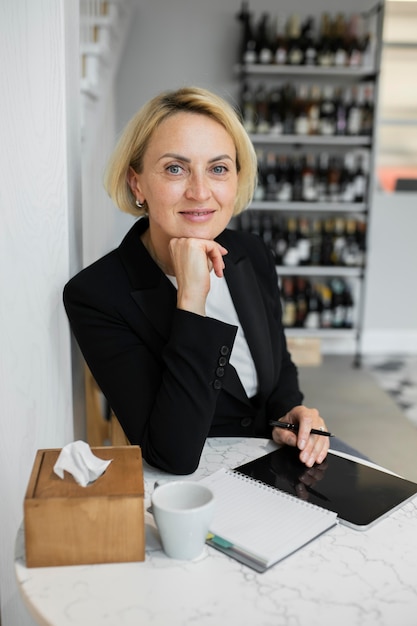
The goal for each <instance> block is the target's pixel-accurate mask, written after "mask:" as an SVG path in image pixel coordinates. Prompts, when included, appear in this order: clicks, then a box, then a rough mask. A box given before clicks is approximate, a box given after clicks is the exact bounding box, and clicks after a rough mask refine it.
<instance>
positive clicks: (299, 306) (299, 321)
mask: <svg viewBox="0 0 417 626" xmlns="http://www.w3.org/2000/svg"><path fill="white" fill-rule="evenodd" d="M307 310H308V308H307V281H306V280H305V278H303V277H302V276H297V278H296V286H295V326H296V327H298V328H303V326H304V323H305V319H306V316H307Z"/></svg>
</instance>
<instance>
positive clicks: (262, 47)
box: [256, 13, 274, 65]
mask: <svg viewBox="0 0 417 626" xmlns="http://www.w3.org/2000/svg"><path fill="white" fill-rule="evenodd" d="M273 49H274V42H273V41H272V40H271V25H270V17H269V14H268V13H262V15H261V17H260V19H259V22H258V26H257V33H256V51H257V57H258V63H260V64H261V65H268V64H269V63H272V61H273V57H274V53H273Z"/></svg>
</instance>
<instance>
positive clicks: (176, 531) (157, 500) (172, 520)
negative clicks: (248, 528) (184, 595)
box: [152, 480, 214, 561]
mask: <svg viewBox="0 0 417 626" xmlns="http://www.w3.org/2000/svg"><path fill="white" fill-rule="evenodd" d="M152 512H153V515H154V518H155V522H156V525H157V528H158V531H159V535H160V538H161V542H162V547H163V549H164V552H165V553H166V554H167V555H168V556H169V557H171V558H173V559H181V560H187V561H189V560H192V559H195V558H197V557H199V556H200V555H201V553H202V552H203V550H204V544H205V541H206V537H207V533H208V530H209V527H210V524H211V521H212V519H213V513H214V496H213V492H212V491H211V490H210V489H209V488H208V487H206V486H205V485H201V484H200V483H198V482H195V481H187V480H174V481H172V482H168V483H164V484H163V485H160V486H159V487H157V488H156V489H155V491H154V492H153V494H152Z"/></svg>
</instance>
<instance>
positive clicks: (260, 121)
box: [255, 83, 270, 134]
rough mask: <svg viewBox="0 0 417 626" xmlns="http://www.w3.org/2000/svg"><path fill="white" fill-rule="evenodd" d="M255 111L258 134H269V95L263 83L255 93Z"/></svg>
mask: <svg viewBox="0 0 417 626" xmlns="http://www.w3.org/2000/svg"><path fill="white" fill-rule="evenodd" d="M255 110H256V119H257V125H256V132H257V133H260V134H266V133H269V130H270V122H269V93H268V90H267V89H266V87H265V85H264V84H263V83H260V84H259V85H258V88H257V89H256V91H255Z"/></svg>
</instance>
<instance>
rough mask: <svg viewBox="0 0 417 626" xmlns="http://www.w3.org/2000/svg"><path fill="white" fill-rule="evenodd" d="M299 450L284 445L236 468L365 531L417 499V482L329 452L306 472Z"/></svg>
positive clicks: (344, 522)
mask: <svg viewBox="0 0 417 626" xmlns="http://www.w3.org/2000/svg"><path fill="white" fill-rule="evenodd" d="M298 455H299V450H297V449H296V448H292V447H289V446H283V447H281V448H279V449H278V450H275V451H274V452H270V453H269V454H266V455H264V456H262V457H260V458H258V459H255V460H254V461H250V462H249V463H245V464H244V465H241V466H239V467H236V468H235V471H237V472H240V473H241V474H245V475H246V476H250V477H251V478H254V479H255V480H259V481H261V482H263V483H266V484H267V485H270V486H272V487H275V488H277V489H280V490H282V491H285V492H287V493H289V494H291V495H293V496H296V497H299V498H302V499H304V500H308V501H309V502H311V503H312V504H316V505H317V506H320V507H322V508H325V509H329V510H330V511H334V512H336V513H337V515H338V518H339V521H340V522H341V523H343V524H346V525H348V526H351V527H352V528H355V529H359V530H364V529H366V528H369V527H370V526H371V525H372V524H374V523H375V522H376V521H378V520H380V519H382V518H383V517H385V516H386V515H388V514H389V513H391V512H392V511H393V510H394V509H396V508H398V507H400V506H402V505H403V504H405V503H406V502H407V501H408V500H410V499H411V498H413V496H415V495H417V484H416V483H414V482H411V481H409V480H405V479H403V478H400V477H399V476H396V475H393V474H390V473H388V472H384V471H383V470H379V469H377V468H375V467H372V466H369V465H366V464H365V463H361V462H359V461H355V460H351V459H350V458H345V457H343V456H338V455H337V454H333V453H331V452H330V453H329V454H328V455H327V457H326V459H325V461H323V463H321V464H320V465H315V466H314V467H312V468H307V467H306V466H305V465H304V464H303V463H301V461H300V460H299V458H298Z"/></svg>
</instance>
